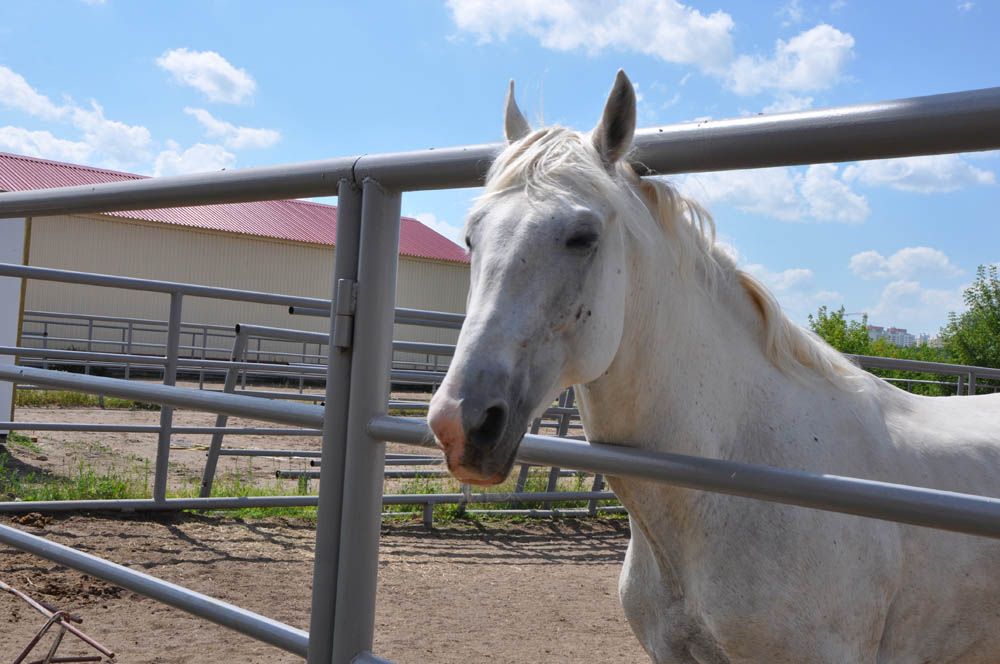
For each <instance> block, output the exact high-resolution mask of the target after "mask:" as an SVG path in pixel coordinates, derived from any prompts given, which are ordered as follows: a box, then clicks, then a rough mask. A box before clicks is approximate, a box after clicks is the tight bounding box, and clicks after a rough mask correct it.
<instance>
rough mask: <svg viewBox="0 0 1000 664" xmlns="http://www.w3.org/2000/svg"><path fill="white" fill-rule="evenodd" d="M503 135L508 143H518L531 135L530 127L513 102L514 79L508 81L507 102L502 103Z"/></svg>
mask: <svg viewBox="0 0 1000 664" xmlns="http://www.w3.org/2000/svg"><path fill="white" fill-rule="evenodd" d="M503 133H504V135H505V136H506V137H507V142H508V143H513V142H514V141H519V140H521V139H522V138H524V137H525V136H527V135H528V134H530V133H531V126H530V125H529V124H528V121H527V120H525V119H524V115H522V114H521V109H519V108H518V107H517V102H516V101H514V79H511V80H510V87H508V88H507V100H506V101H505V102H504V111H503Z"/></svg>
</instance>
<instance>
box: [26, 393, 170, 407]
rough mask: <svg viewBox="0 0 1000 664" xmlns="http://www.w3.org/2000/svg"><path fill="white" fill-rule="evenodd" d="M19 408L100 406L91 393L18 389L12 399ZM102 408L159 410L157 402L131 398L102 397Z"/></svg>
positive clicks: (98, 398) (98, 400) (99, 399)
mask: <svg viewBox="0 0 1000 664" xmlns="http://www.w3.org/2000/svg"><path fill="white" fill-rule="evenodd" d="M14 403H15V405H17V406H18V407H20V408H100V407H101V398H100V397H98V396H96V395H93V394H82V393H80V392H69V391H67V390H18V391H17V396H16V397H15V400H14ZM104 408H108V409H111V410H156V411H158V410H160V406H159V404H153V403H142V402H140V401H132V400H131V399H120V398H118V397H104Z"/></svg>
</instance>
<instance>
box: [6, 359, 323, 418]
mask: <svg viewBox="0 0 1000 664" xmlns="http://www.w3.org/2000/svg"><path fill="white" fill-rule="evenodd" d="M0 380H8V381H11V382H15V383H31V384H34V385H44V386H46V387H58V388H62V389H67V390H74V391H76V392H87V393H89V394H104V395H106V396H113V397H122V398H125V399H134V400H136V401H146V402H149V403H159V404H164V405H169V406H174V407H175V408H191V409H194V410H203V411H208V412H211V413H226V414H227V415H236V416H238V417H248V418H251V419H258V420H265V421H269V422H277V423H279V424H291V425H294V426H303V427H309V428H314V429H315V428H319V427H321V426H323V408H322V407H320V406H313V405H309V404H303V403H295V402H282V403H275V402H272V401H270V400H268V399H259V398H256V397H248V396H243V395H238V394H224V393H222V392H207V391H204V390H196V389H191V388H186V387H167V386H165V385H150V384H136V383H135V382H134V381H128V380H121V379H118V378H103V377H100V376H83V375H80V374H70V373H66V372H65V371H47V370H45V369H34V368H32V367H21V366H13V367H6V366H0Z"/></svg>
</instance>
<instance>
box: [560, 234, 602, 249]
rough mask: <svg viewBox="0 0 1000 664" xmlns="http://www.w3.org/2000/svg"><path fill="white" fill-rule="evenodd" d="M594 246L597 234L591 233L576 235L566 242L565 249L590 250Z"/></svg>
mask: <svg viewBox="0 0 1000 664" xmlns="http://www.w3.org/2000/svg"><path fill="white" fill-rule="evenodd" d="M595 244H597V233H595V232H593V231H584V232H582V233H577V234H575V235H571V236H570V237H569V239H568V240H566V248H567V249H590V248H591V247H593V246H594V245H595Z"/></svg>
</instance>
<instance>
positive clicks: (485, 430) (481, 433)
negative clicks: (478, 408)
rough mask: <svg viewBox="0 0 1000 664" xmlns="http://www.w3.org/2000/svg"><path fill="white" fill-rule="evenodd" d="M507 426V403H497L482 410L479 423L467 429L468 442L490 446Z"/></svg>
mask: <svg viewBox="0 0 1000 664" xmlns="http://www.w3.org/2000/svg"><path fill="white" fill-rule="evenodd" d="M506 426H507V405H506V404H503V403H499V404H496V405H493V406H490V407H489V408H487V409H486V410H485V411H483V417H482V419H481V420H480V422H479V424H477V425H476V426H474V427H472V429H470V430H469V434H468V437H469V442H471V443H472V444H473V445H485V446H490V445H494V444H496V442H497V441H498V440H499V439H500V436H501V435H502V434H503V431H504V429H505V428H506Z"/></svg>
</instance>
